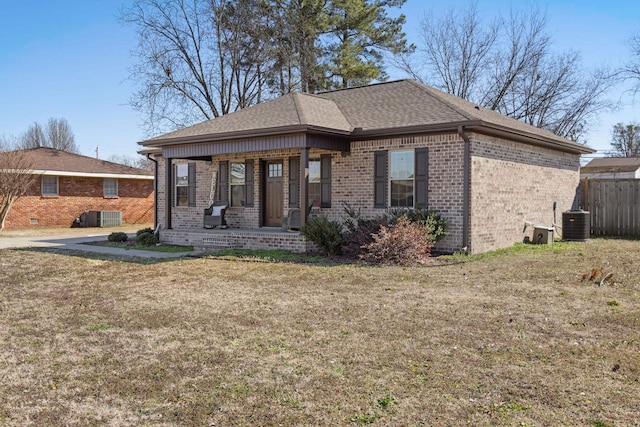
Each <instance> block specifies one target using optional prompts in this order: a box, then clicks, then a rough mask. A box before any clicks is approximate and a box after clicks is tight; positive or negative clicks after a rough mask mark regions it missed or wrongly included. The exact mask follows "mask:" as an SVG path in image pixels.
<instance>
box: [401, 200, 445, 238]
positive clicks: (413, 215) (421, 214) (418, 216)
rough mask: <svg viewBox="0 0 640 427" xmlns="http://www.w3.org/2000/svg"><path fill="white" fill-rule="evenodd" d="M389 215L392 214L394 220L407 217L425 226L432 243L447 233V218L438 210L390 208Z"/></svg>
mask: <svg viewBox="0 0 640 427" xmlns="http://www.w3.org/2000/svg"><path fill="white" fill-rule="evenodd" d="M389 215H391V218H392V222H397V221H398V220H399V219H400V218H407V219H408V220H409V221H410V222H413V223H416V224H418V225H420V226H422V227H424V231H425V233H426V234H427V236H429V239H430V242H431V243H432V244H435V243H436V242H439V241H440V240H442V239H443V238H444V237H445V236H446V235H447V220H446V219H444V218H443V217H442V216H441V215H440V214H439V213H438V212H436V211H432V210H428V209H421V208H416V209H402V208H395V209H391V210H389Z"/></svg>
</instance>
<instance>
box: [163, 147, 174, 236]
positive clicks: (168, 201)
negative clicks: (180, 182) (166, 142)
mask: <svg viewBox="0 0 640 427" xmlns="http://www.w3.org/2000/svg"><path fill="white" fill-rule="evenodd" d="M172 184H173V159H171V158H165V161H164V228H166V229H167V230H171V228H172V227H171V205H172V201H173V185H172Z"/></svg>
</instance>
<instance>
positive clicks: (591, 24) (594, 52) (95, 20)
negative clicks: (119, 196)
mask: <svg viewBox="0 0 640 427" xmlns="http://www.w3.org/2000/svg"><path fill="white" fill-rule="evenodd" d="M127 4H129V2H128V1H122V0H46V1H44V0H42V1H41V0H21V1H4V2H3V4H2V5H1V6H0V16H1V17H2V25H1V26H0V135H4V136H11V135H13V136H17V135H19V134H21V133H22V132H24V131H25V130H26V129H27V128H28V127H29V125H31V124H32V123H33V122H35V121H38V122H40V123H42V124H44V123H45V122H46V121H47V120H48V118H49V117H58V118H60V117H64V118H66V119H67V120H68V122H69V123H70V125H71V127H72V129H73V131H74V133H75V136H76V142H77V144H78V145H79V147H80V150H81V152H82V154H85V155H90V156H94V155H95V150H96V147H98V150H99V151H98V152H99V156H100V158H103V159H106V158H108V157H110V156H111V155H128V156H134V155H135V153H136V151H137V150H138V149H139V146H138V145H137V144H136V142H137V141H140V140H142V139H144V137H145V135H144V134H143V131H142V130H141V127H140V126H139V124H140V121H141V118H140V116H139V115H138V113H137V112H136V111H134V110H133V109H132V108H131V107H129V106H128V105H127V102H128V100H129V98H130V95H131V93H132V91H133V87H134V86H133V82H131V81H129V80H128V75H129V71H128V70H129V69H130V68H131V66H132V64H133V61H134V58H132V57H131V56H130V52H131V50H132V49H133V48H134V47H135V45H136V36H135V33H134V30H133V29H132V28H131V27H126V26H123V25H121V24H120V23H119V22H118V19H117V16H118V13H119V9H120V8H121V7H122V6H123V5H127ZM466 4H467V1H466V0H448V1H446V2H445V1H440V2H436V1H421V0H407V2H406V4H405V6H404V7H403V8H402V12H403V13H405V15H407V24H406V25H405V31H406V32H407V34H408V35H409V38H410V41H412V42H414V43H418V42H419V40H418V30H419V26H420V21H421V18H422V16H423V15H424V13H425V12H426V11H428V10H430V9H432V10H433V11H434V12H436V13H438V11H440V10H442V9H443V8H446V7H448V6H451V5H461V6H462V5H466ZM524 4H525V3H524V2H514V1H502V0H478V9H479V11H480V12H481V13H482V14H483V15H485V16H487V17H489V18H490V17H492V16H494V14H495V13H497V12H502V13H504V14H506V13H508V11H509V8H510V7H511V5H515V6H514V7H516V8H521V7H523V6H522V5H524ZM536 5H537V6H539V7H542V8H546V10H547V13H548V17H549V25H548V27H547V30H548V31H549V33H550V35H551V36H552V38H553V41H554V46H555V47H556V48H557V49H558V50H559V51H564V50H567V49H573V50H577V51H579V52H581V54H582V57H583V60H584V63H585V64H586V65H588V66H593V67H595V66H598V65H603V64H604V65H609V66H612V67H615V66H617V65H619V64H620V63H621V62H622V61H624V60H625V58H626V56H627V54H628V50H627V46H626V44H625V43H626V41H627V40H628V38H629V37H631V35H633V34H634V33H640V1H638V0H628V1H621V0H609V1H606V2H605V1H602V0H583V1H578V0H575V1H574V0H566V1H564V0H556V1H553V2H541V1H538V2H537V3H536ZM391 76H392V77H393V78H401V77H403V76H401V75H397V74H395V73H394V72H391ZM624 89H625V88H624V87H618V88H616V89H615V90H613V91H612V92H611V98H612V99H613V100H614V101H619V100H621V101H622V102H623V106H622V108H621V109H620V110H619V111H618V112H616V113H608V114H602V115H600V117H599V119H598V121H597V123H595V124H594V125H593V126H592V129H593V130H592V132H591V133H590V135H589V136H588V137H587V140H588V145H589V146H591V147H592V148H595V149H597V150H599V151H606V150H607V149H609V148H610V145H609V140H610V134H611V128H612V126H613V125H614V124H615V123H617V122H630V121H640V98H638V99H637V100H636V103H635V105H633V104H632V102H631V101H632V99H631V97H630V96H622V93H623V91H624Z"/></svg>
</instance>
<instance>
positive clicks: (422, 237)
mask: <svg viewBox="0 0 640 427" xmlns="http://www.w3.org/2000/svg"><path fill="white" fill-rule="evenodd" d="M372 237H373V241H372V242H370V243H368V244H366V245H364V246H363V247H362V249H363V250H364V252H363V253H362V254H361V255H360V257H361V258H362V259H363V260H365V261H368V262H373V263H382V264H403V265H405V264H415V263H418V262H420V261H423V260H424V259H425V258H428V257H429V256H430V255H431V248H433V242H432V239H431V237H430V236H429V235H428V234H427V232H426V230H425V226H423V225H420V224H419V223H417V222H411V221H410V220H409V219H408V218H407V217H405V216H401V217H399V218H398V221H397V222H396V223H395V224H391V225H383V226H381V227H380V231H379V232H378V233H377V234H374V235H373V236H372Z"/></svg>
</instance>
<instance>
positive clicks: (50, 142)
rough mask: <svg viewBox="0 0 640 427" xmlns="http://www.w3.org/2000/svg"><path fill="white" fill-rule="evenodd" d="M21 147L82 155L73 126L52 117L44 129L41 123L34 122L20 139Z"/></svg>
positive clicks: (62, 119)
mask: <svg viewBox="0 0 640 427" xmlns="http://www.w3.org/2000/svg"><path fill="white" fill-rule="evenodd" d="M19 147H20V148H38V147H49V148H55V149H56V150H62V151H67V152H69V153H80V148H79V147H78V145H77V144H76V142H75V136H74V135H73V131H72V130H71V126H70V125H69V122H67V120H66V119H64V118H60V119H56V118H53V117H52V118H50V119H49V120H48V121H47V124H46V125H45V126H44V127H42V125H41V124H40V123H38V122H34V123H33V124H32V125H31V126H29V128H28V129H27V131H26V132H25V133H24V134H22V136H21V137H20V143H19Z"/></svg>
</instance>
